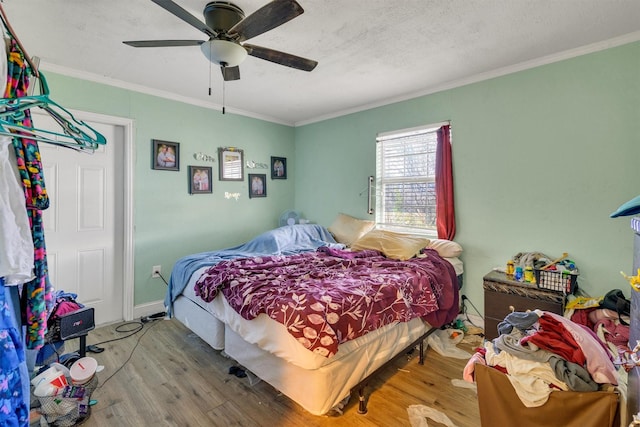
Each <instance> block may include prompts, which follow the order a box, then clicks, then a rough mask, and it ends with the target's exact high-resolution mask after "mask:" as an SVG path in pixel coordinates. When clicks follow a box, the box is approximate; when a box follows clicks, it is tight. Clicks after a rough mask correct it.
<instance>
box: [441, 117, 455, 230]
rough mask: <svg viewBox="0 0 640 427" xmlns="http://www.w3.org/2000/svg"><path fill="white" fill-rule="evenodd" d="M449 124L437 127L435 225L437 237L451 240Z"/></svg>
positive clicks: (453, 213)
mask: <svg viewBox="0 0 640 427" xmlns="http://www.w3.org/2000/svg"><path fill="white" fill-rule="evenodd" d="M449 129H450V126H449V125H445V126H442V127H441V128H440V129H438V146H437V148H436V227H437V230H438V238H439V239H448V240H453V237H454V236H455V235H456V219H455V209H454V207H453V167H452V162H451V133H450V130H449Z"/></svg>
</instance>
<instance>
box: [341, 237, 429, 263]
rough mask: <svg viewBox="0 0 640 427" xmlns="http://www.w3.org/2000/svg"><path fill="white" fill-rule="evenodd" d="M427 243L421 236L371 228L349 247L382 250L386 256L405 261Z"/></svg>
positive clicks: (427, 240)
mask: <svg viewBox="0 0 640 427" xmlns="http://www.w3.org/2000/svg"><path fill="white" fill-rule="evenodd" d="M428 244H429V239H425V238H423V237H417V236H411V235H409V234H402V233H394V232H392V231H387V230H372V231H370V232H368V233H367V234H365V235H364V236H362V237H361V238H360V239H358V240H357V241H356V242H354V243H353V245H351V249H353V250H364V249H374V250H377V251H380V252H382V253H383V254H384V255H385V256H386V257H387V258H392V259H399V260H402V261H405V260H408V259H410V258H413V257H414V256H415V255H416V254H417V253H418V252H420V250H421V249H423V248H425V247H427V245H428Z"/></svg>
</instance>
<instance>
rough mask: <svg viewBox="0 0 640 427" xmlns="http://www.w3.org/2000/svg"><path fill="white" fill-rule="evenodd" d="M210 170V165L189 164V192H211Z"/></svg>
mask: <svg viewBox="0 0 640 427" xmlns="http://www.w3.org/2000/svg"><path fill="white" fill-rule="evenodd" d="M211 170H212V169H211V167H210V166H189V194H204V193H211V192H212V190H213V189H212V188H211V187H212V184H213V183H212V181H213V179H212V177H211Z"/></svg>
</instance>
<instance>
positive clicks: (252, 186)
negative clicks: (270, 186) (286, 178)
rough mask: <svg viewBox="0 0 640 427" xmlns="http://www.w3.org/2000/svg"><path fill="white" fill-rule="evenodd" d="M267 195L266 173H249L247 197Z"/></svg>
mask: <svg viewBox="0 0 640 427" xmlns="http://www.w3.org/2000/svg"><path fill="white" fill-rule="evenodd" d="M254 197H267V174H265V173H250V174H249V198H250V199H253V198H254Z"/></svg>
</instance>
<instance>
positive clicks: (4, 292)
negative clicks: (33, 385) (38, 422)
mask: <svg viewBox="0 0 640 427" xmlns="http://www.w3.org/2000/svg"><path fill="white" fill-rule="evenodd" d="M11 289H15V287H13V286H11V287H9V286H5V285H4V281H3V280H2V278H1V277H0V348H1V349H2V357H0V425H1V426H7V427H14V426H15V427H23V426H28V425H29V373H28V371H27V364H26V361H25V351H24V345H23V344H22V338H21V336H20V333H19V332H18V329H17V327H16V325H15V321H14V318H13V312H14V309H19V307H14V306H13V304H12V302H11V298H10V295H9V291H10V290H11Z"/></svg>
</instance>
